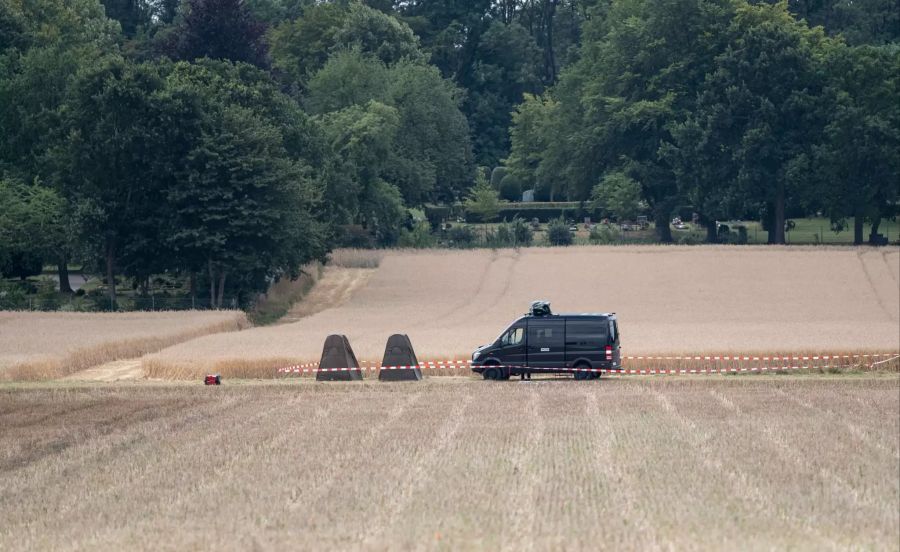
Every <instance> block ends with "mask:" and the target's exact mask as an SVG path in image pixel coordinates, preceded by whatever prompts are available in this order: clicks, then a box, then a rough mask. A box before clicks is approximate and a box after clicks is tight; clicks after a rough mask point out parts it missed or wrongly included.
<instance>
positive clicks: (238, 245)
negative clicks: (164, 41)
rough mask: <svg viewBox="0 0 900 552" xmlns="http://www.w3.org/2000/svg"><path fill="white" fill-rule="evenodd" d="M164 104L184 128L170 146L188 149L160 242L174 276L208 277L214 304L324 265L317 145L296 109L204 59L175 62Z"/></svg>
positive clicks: (252, 78)
mask: <svg viewBox="0 0 900 552" xmlns="http://www.w3.org/2000/svg"><path fill="white" fill-rule="evenodd" d="M164 98H165V107H166V108H167V109H168V110H170V111H168V114H169V118H172V119H176V118H177V119H180V120H181V121H184V122H185V123H186V124H184V125H183V126H182V127H180V128H179V129H176V130H175V136H172V137H170V138H169V139H168V141H169V142H174V143H175V144H178V143H183V144H184V147H185V149H184V151H183V152H181V154H180V155H179V154H178V153H179V152H178V151H177V149H173V150H172V153H173V154H174V157H173V161H172V163H171V173H170V174H171V178H170V179H169V180H168V182H167V183H166V185H165V200H166V203H167V206H168V214H169V218H168V222H167V224H168V225H169V226H168V228H169V231H168V233H167V234H168V238H167V240H166V241H167V243H168V244H169V246H170V247H171V248H172V249H173V250H174V256H175V257H176V258H177V259H178V260H179V265H180V267H181V268H183V269H184V270H188V271H191V272H200V271H202V272H205V273H206V275H207V276H208V283H209V293H210V301H211V303H212V304H213V305H214V306H218V307H221V306H224V305H223V299H224V297H225V290H226V289H229V290H231V291H232V293H233V294H234V295H236V296H240V297H243V298H246V295H247V294H248V293H250V292H259V291H264V290H265V288H266V286H267V285H268V283H269V282H270V281H273V280H274V279H275V278H278V277H281V276H285V275H287V276H296V275H297V274H298V271H299V269H300V266H301V265H303V264H304V263H307V262H309V261H311V260H313V259H322V258H323V257H324V255H325V252H326V251H327V228H326V225H325V224H324V222H323V221H322V218H321V211H320V201H321V189H320V187H319V186H318V185H317V184H316V180H315V177H316V173H315V172H314V168H313V164H317V163H321V160H320V159H315V158H314V157H315V156H316V155H318V153H317V146H316V145H315V142H316V141H317V140H318V138H317V137H315V136H313V135H312V133H314V128H313V126H312V125H311V123H310V122H309V121H308V120H307V118H306V116H305V115H304V114H303V113H302V112H301V111H300V110H299V108H298V107H297V106H296V104H294V103H293V101H291V100H290V99H289V98H287V97H286V96H284V95H283V94H281V93H280V92H278V91H277V89H276V88H275V86H274V83H273V82H272V81H271V80H270V79H269V78H268V77H267V76H266V75H265V74H264V73H262V72H261V71H259V70H257V69H255V68H253V67H250V66H249V65H243V64H237V65H234V64H231V63H228V62H217V61H209V60H206V61H203V62H201V63H198V64H187V63H179V64H176V65H175V66H174V68H173V69H172V71H171V72H170V73H169V74H168V76H167V77H166V89H165V91H164ZM159 168H161V169H165V168H166V167H159Z"/></svg>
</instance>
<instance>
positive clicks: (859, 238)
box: [853, 211, 866, 245]
mask: <svg viewBox="0 0 900 552" xmlns="http://www.w3.org/2000/svg"><path fill="white" fill-rule="evenodd" d="M865 220H866V217H865V216H863V214H862V213H860V212H859V211H857V212H856V213H855V214H854V215H853V245H862V243H863V222H864V221H865Z"/></svg>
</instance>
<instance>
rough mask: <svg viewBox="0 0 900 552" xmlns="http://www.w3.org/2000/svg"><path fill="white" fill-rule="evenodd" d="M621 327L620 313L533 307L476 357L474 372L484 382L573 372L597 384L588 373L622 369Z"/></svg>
mask: <svg viewBox="0 0 900 552" xmlns="http://www.w3.org/2000/svg"><path fill="white" fill-rule="evenodd" d="M619 344H620V341H619V325H618V322H617V320H616V314H615V313H609V312H608V313H586V314H551V313H550V306H549V304H547V303H545V302H535V303H533V304H532V309H531V312H530V313H529V314H528V315H526V316H523V317H522V318H519V319H518V320H516V321H515V322H513V323H512V324H510V326H509V327H508V328H506V329H505V330H504V331H503V333H501V334H500V336H499V337H498V338H497V339H496V341H494V342H493V343H492V344H490V345H483V346H481V347H479V348H478V349H477V350H476V351H475V352H474V353H473V354H472V370H473V371H474V372H475V373H478V374H482V375H483V376H484V379H502V380H505V379H509V377H510V376H512V375H521V374H526V375H529V376H530V374H531V373H574V374H575V379H594V378H598V377H600V373H599V372H589V371H580V370H578V369H579V368H584V369H606V370H618V369H620V368H621V359H622V357H621V350H620V345H619Z"/></svg>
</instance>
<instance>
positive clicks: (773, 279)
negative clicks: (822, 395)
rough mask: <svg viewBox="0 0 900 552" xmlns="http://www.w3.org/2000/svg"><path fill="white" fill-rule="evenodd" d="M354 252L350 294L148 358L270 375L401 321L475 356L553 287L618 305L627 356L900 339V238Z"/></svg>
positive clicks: (591, 303)
mask: <svg viewBox="0 0 900 552" xmlns="http://www.w3.org/2000/svg"><path fill="white" fill-rule="evenodd" d="M343 256H344V257H352V258H353V259H354V262H353V264H352V266H356V267H359V266H370V267H372V268H370V269H369V270H371V271H372V273H371V276H369V277H368V278H367V280H366V282H365V284H364V285H362V286H360V287H358V288H357V289H356V291H354V292H353V294H352V296H350V297H349V298H346V297H345V298H343V299H342V301H341V303H340V304H338V305H336V306H334V307H333V308H328V309H326V310H322V311H320V312H317V313H316V314H314V315H312V316H309V317H306V318H303V319H301V320H299V321H297V322H294V323H291V324H284V325H280V326H277V327H266V328H254V329H251V330H249V331H245V332H241V333H239V334H231V335H212V336H208V337H204V338H200V339H196V340H192V341H190V342H188V343H184V344H181V345H178V346H175V347H171V348H169V349H166V350H164V351H161V352H160V353H159V354H156V355H150V356H148V357H146V358H145V359H144V361H143V366H144V370H145V371H146V372H147V373H148V374H149V375H151V376H154V377H162V378H195V377H197V376H198V375H200V374H202V373H204V372H210V371H216V372H220V373H222V374H223V375H226V376H235V377H272V376H274V375H275V369H276V368H277V367H279V366H285V365H291V364H301V363H307V362H314V361H316V360H318V358H319V355H320V354H321V347H322V343H323V342H324V339H325V337H326V336H327V335H328V334H331V333H343V334H346V335H347V336H348V337H349V339H350V342H351V344H352V346H353V348H354V350H355V351H356V353H357V357H358V358H360V359H361V360H363V359H365V360H369V361H375V362H377V361H379V360H380V359H381V355H382V353H383V347H384V344H385V341H386V340H387V337H388V336H389V335H390V334H392V333H407V334H409V336H410V338H411V340H412V343H413V345H414V346H415V348H416V351H417V353H418V356H419V358H420V360H436V359H448V358H468V356H469V354H470V353H471V351H472V350H473V349H474V348H475V347H476V346H477V345H479V344H483V343H486V342H488V341H489V340H491V339H493V338H494V337H495V336H496V335H497V334H498V333H499V332H500V331H501V330H502V329H503V328H504V327H505V326H506V324H507V323H509V322H510V321H512V320H513V319H515V318H516V317H517V316H519V315H521V314H522V313H523V312H524V311H525V310H526V308H527V306H528V303H529V302H530V301H531V300H533V299H548V300H550V301H551V302H552V304H553V308H554V310H555V311H558V312H566V311H568V312H582V311H598V310H602V311H606V310H609V311H615V312H617V313H618V315H619V319H620V326H621V330H622V335H623V348H624V352H625V354H629V355H641V354H669V355H672V354H698V353H701V354H702V353H714V354H742V353H743V354H746V353H750V354H767V355H772V354H791V353H812V354H818V353H839V352H841V353H848V352H859V351H891V352H893V351H897V350H898V348H900V337H898V335H900V250H898V249H897V248H894V247H892V248H884V249H871V248H847V247H835V248H823V247H789V248H788V247H782V248H778V247H663V246H658V247H655V246H629V247H578V248H528V249H521V250H512V249H506V250H496V251H488V250H479V251H421V252H415V251H395V252H388V253H378V254H377V255H375V256H373V259H372V261H371V262H366V259H365V256H366V254H365V253H359V252H357V253H354V254H353V255H350V256H348V255H347V254H346V253H344V254H343ZM356 270H366V269H359V268H357V269H356ZM335 274H337V273H332V277H336V276H335ZM327 281H328V275H327V274H326V277H325V278H323V282H326V283H327ZM321 284H322V282H320V285H321Z"/></svg>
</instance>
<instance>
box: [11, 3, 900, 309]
mask: <svg viewBox="0 0 900 552" xmlns="http://www.w3.org/2000/svg"><path fill="white" fill-rule="evenodd" d="M898 12H900V9H898V7H897V4H896V2H895V1H894V0H859V1H855V2H846V1H843V0H816V1H806V0H802V1H801V0H796V1H795V0H790V1H785V0H782V1H781V2H775V1H769V0H537V1H529V2H525V1H521V0H502V1H497V0H477V1H472V2H459V1H456V0H453V1H451V0H429V1H427V2H426V1H412V2H410V1H403V2H400V1H393V0H377V1H376V0H369V1H358V0H334V1H326V2H318V1H313V0H66V1H65V2H63V1H61V0H4V1H0V199H2V211H0V272H2V274H3V275H4V276H7V277H22V276H26V275H28V274H31V273H33V272H34V271H35V270H39V269H40V268H42V267H43V266H44V265H47V264H53V265H57V266H59V270H60V276H61V281H63V284H62V289H63V291H65V290H66V285H65V283H64V282H65V281H66V280H67V277H66V276H65V270H66V266H67V264H68V263H69V262H70V261H76V262H78V263H79V264H83V265H85V266H86V267H88V268H89V269H90V270H93V271H94V272H103V273H105V280H106V282H107V284H108V289H109V293H110V298H111V300H112V301H113V302H114V300H115V295H116V289H115V287H116V285H115V283H116V281H117V277H118V279H119V280H120V281H121V279H122V277H125V278H126V279H128V280H130V281H131V283H132V284H133V285H134V286H137V287H142V286H144V285H145V284H146V282H147V281H148V280H149V279H150V278H151V277H152V276H153V275H156V274H160V273H167V274H170V275H172V276H173V277H184V278H186V279H187V278H190V281H191V282H192V288H193V290H194V292H195V293H197V294H200V293H202V294H207V295H208V297H209V299H210V302H211V303H212V304H214V305H216V304H221V303H222V301H223V298H224V297H225V296H228V297H238V298H239V299H240V300H250V299H252V296H253V294H255V293H256V292H260V291H263V290H265V289H266V288H267V286H268V285H269V284H270V283H271V282H272V281H273V280H274V279H275V278H279V277H292V276H296V275H297V274H298V271H299V270H300V267H301V266H302V265H303V264H305V263H307V262H309V261H311V260H314V259H321V258H323V257H324V256H325V255H326V254H327V252H328V251H329V250H330V248H332V247H334V246H338V245H357V246H393V245H396V244H398V243H401V244H403V245H408V246H414V247H424V246H428V245H431V244H433V243H435V241H434V240H435V237H434V235H431V234H429V230H430V231H432V232H433V231H434V230H436V229H437V228H438V227H439V225H440V223H441V222H442V221H444V220H449V219H451V218H452V217H451V214H452V215H453V217H456V216H466V215H471V216H472V219H473V220H474V219H478V220H484V221H492V220H513V219H515V220H514V221H513V222H511V223H508V224H503V225H501V226H500V227H498V230H497V233H496V235H495V236H493V237H491V238H490V239H488V237H487V236H485V240H486V242H491V243H495V244H515V245H519V244H527V243H529V242H530V240H531V238H530V233H529V232H530V230H529V229H528V227H527V224H525V223H523V221H522V220H519V219H518V217H521V218H522V219H524V220H525V221H530V220H531V219H533V218H538V219H540V220H542V221H547V220H549V219H557V218H568V217H575V218H576V219H580V218H581V217H582V216H591V217H597V216H598V215H599V216H603V217H609V218H613V219H618V220H631V219H634V218H636V217H637V216H638V215H639V214H644V215H650V216H651V217H652V218H653V219H654V220H655V222H656V224H655V228H656V229H657V231H658V233H659V236H658V237H659V239H661V240H663V241H668V240H671V239H672V236H671V230H670V225H669V224H668V222H669V219H670V218H671V217H672V216H673V215H675V214H683V213H684V212H687V213H688V214H690V213H692V212H696V213H697V214H698V216H699V219H700V222H701V223H702V224H705V225H706V226H707V228H708V230H709V231H708V238H709V239H710V241H715V240H718V239H720V236H719V232H718V231H717V229H716V228H717V227H716V221H717V220H726V219H733V218H742V219H757V220H761V221H762V222H763V224H764V226H765V228H767V229H769V230H770V232H769V233H768V235H769V238H770V240H771V241H773V242H783V241H784V239H785V236H784V227H785V224H786V220H787V219H788V218H789V217H794V216H802V215H807V214H812V213H816V212H820V213H822V216H826V217H828V218H830V220H831V223H832V226H833V227H834V228H843V227H845V226H850V224H849V221H850V220H851V219H852V220H853V224H852V226H853V229H854V239H855V241H856V242H857V243H861V242H863V241H864V240H865V236H863V228H864V225H869V226H868V227H870V228H871V236H870V239H871V240H872V241H877V234H878V229H879V225H880V224H881V221H883V220H885V219H891V218H893V217H895V216H896V214H897V212H896V211H897V206H898V175H900V102H898V101H897V98H898V97H900V13H898ZM523 193H528V194H529V195H530V194H533V195H534V198H535V199H537V200H538V201H561V200H565V201H572V202H577V203H572V204H568V205H566V206H558V205H553V206H546V205H544V206H541V205H535V206H531V207H529V206H527V205H523V204H510V203H505V202H504V200H506V201H516V202H517V201H519V200H520V199H521V198H522V196H523ZM426 204H428V205H429V207H428V208H427V209H426V211H425V212H426V215H427V217H428V221H429V224H426V223H423V222H418V223H417V222H415V221H414V219H413V216H412V214H411V208H420V207H423V206H425V205H426ZM569 205H574V206H576V207H569ZM442 206H443V207H442ZM415 212H420V211H415ZM556 226H558V227H559V228H558V229H556V230H554V232H555V233H556V234H559V235H558V237H557V238H558V239H557V238H554V239H553V240H551V241H554V242H559V243H563V242H564V241H565V239H566V238H565V236H569V230H568V228H567V227H566V228H563V227H564V226H565V224H564V222H560V223H558V224H556V225H555V226H554V228H556ZM563 230H565V232H563ZM453 232H454V236H452V238H451V240H452V241H453V242H454V243H456V244H458V245H466V244H469V243H471V242H472V241H473V240H470V239H469V238H470V237H471V236H469V235H468V234H466V232H470V231H469V230H462V229H460V230H453ZM457 234H458V235H457ZM569 237H571V236H569Z"/></svg>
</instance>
